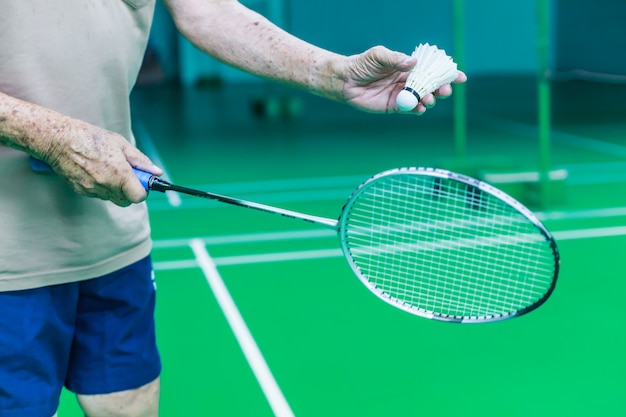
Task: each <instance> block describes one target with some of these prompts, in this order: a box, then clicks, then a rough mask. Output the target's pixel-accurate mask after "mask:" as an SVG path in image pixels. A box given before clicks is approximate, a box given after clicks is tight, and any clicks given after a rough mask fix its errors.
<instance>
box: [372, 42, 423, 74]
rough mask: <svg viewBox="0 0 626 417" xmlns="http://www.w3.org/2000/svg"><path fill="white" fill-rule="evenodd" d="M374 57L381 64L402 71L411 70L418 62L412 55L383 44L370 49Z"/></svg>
mask: <svg viewBox="0 0 626 417" xmlns="http://www.w3.org/2000/svg"><path fill="white" fill-rule="evenodd" d="M368 52H370V53H371V56H372V59H373V60H374V61H376V62H379V63H380V64H382V65H384V66H386V67H391V68H394V69H396V70H398V71H401V72H406V71H409V70H411V69H412V68H413V67H414V66H415V64H416V63H417V59H416V58H415V57H413V56H411V55H406V54H403V53H402V52H397V51H392V50H390V49H387V48H385V47H383V46H377V47H374V48H372V49H370V50H369V51H368Z"/></svg>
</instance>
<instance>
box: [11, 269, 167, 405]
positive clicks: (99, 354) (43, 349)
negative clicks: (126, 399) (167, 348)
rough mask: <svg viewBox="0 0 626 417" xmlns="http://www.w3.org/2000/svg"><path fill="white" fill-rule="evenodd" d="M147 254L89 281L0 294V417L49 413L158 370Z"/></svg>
mask: <svg viewBox="0 0 626 417" xmlns="http://www.w3.org/2000/svg"><path fill="white" fill-rule="evenodd" d="M155 297H156V290H155V284H154V279H153V272H152V262H151V260H150V257H147V258H145V259H143V260H142V261H139V262H137V263H136V264H133V265H130V266H128V267H126V268H123V269H121V270H119V271H117V272H114V273H112V274H109V275H105V276H103V277H99V278H94V279H90V280H87V281H81V282H74V283H69V284H62V285H54V286H50V287H43V288H36V289H32V290H23V291H10V292H0V417H18V416H19V417H46V416H52V415H53V414H54V413H55V411H56V409H57V408H58V405H59V396H60V393H61V389H62V387H63V386H64V385H65V386H66V387H67V388H68V389H69V390H71V391H73V392H75V393H77V394H106V393H111V392H117V391H124V390H129V389H133V388H137V387H140V386H142V385H145V384H147V383H148V382H151V381H153V380H154V379H155V378H156V377H158V376H159V374H160V372H161V360H160V357H159V353H158V351H157V348H156V340H155V339H156V338H155V326H154V308H155Z"/></svg>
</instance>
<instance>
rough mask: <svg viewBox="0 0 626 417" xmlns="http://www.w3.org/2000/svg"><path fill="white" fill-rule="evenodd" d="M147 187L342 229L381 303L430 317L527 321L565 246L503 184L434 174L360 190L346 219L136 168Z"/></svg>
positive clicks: (390, 177)
mask: <svg viewBox="0 0 626 417" xmlns="http://www.w3.org/2000/svg"><path fill="white" fill-rule="evenodd" d="M135 173H136V175H137V177H138V178H139V180H140V181H141V183H142V185H143V186H144V188H145V189H146V190H154V191H161V192H165V191H176V192H180V193H184V194H189V195H192V196H197V197H203V198H208V199H212V200H217V201H221V202H223V203H227V204H232V205H236V206H240V207H245V208H251V209H256V210H260V211H264V212H269V213H274V214H279V215H282V216H286V217H289V218H294V219H300V220H304V221H308V222H312V223H316V224H319V225H323V226H325V227H329V228H332V229H334V230H335V231H337V234H338V236H339V240H340V242H341V247H342V250H343V253H344V255H345V258H346V259H347V261H348V263H349V265H350V267H351V268H352V270H353V271H354V273H355V274H356V276H357V277H358V278H359V279H360V280H361V282H362V283H363V284H364V285H365V286H366V287H367V288H368V289H369V290H370V291H371V292H372V293H374V294H375V295H376V296H378V297H379V298H380V299H382V300H383V301H385V302H387V303H389V304H391V305H393V306H395V307H397V308H400V309H402V310H404V311H406V312H409V313H412V314H415V315H418V316H422V317H426V318H429V319H435V320H441V321H447V322H457V323H480V322H490V321H498V320H504V319H510V318H513V317H519V316H521V315H523V314H526V313H528V312H530V311H533V310H534V309H536V308H537V307H539V306H540V305H542V304H543V303H544V302H545V301H546V300H547V299H548V298H549V297H550V295H551V294H552V292H553V290H554V287H555V284H556V280H557V276H558V271H559V252H558V248H557V244H556V242H555V240H554V238H553V237H552V235H551V234H550V232H549V231H548V230H547V228H546V227H545V226H544V225H543V224H542V223H541V222H540V221H539V220H538V219H537V217H536V216H535V215H534V214H533V213H532V212H531V211H530V210H529V209H527V208H526V207H525V206H524V205H522V204H521V203H519V202H518V201H517V200H515V199H514V198H512V197H511V196H509V195H508V194H506V193H504V192H502V191H500V190H498V189H496V188H495V187H493V186H491V185H489V184H487V183H485V182H482V181H479V180H477V179H474V178H470V177H467V176H465V175H461V174H457V173H454V172H450V171H445V170H442V169H435V168H398V169H393V170H389V171H385V172H382V173H379V174H377V175H375V176H373V177H372V178H370V179H368V180H367V181H365V182H364V183H363V184H361V185H360V186H359V187H358V188H357V189H356V190H355V191H354V192H353V193H352V195H351V196H350V198H349V199H348V200H347V202H346V203H345V205H344V207H343V209H342V211H341V215H340V216H339V218H338V220H334V219H328V218H324V217H317V216H311V215H308V214H303V213H298V212H294V211H291V210H285V209H282V208H277V207H272V206H268V205H265V204H259V203H255V202H251V201H246V200H241V199H237V198H232V197H227V196H223V195H219V194H214V193H210V192H205V191H200V190H195V189H191V188H186V187H181V186H178V185H174V184H171V183H169V182H167V181H164V180H162V179H161V178H159V177H156V176H154V175H152V174H149V173H146V172H143V171H139V170H135Z"/></svg>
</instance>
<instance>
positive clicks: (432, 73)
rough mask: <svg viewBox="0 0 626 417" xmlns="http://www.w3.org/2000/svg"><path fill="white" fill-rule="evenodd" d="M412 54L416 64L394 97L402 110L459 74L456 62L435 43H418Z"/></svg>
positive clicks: (406, 109) (414, 105)
mask: <svg viewBox="0 0 626 417" xmlns="http://www.w3.org/2000/svg"><path fill="white" fill-rule="evenodd" d="M412 56H414V57H416V58H417V64H415V66H414V67H413V69H412V70H411V71H410V72H409V76H408V78H407V80H406V84H405V87H404V89H403V90H402V91H400V93H399V94H398V97H397V98H396V104H397V105H398V108H399V109H400V110H402V111H411V110H413V109H414V108H415V107H416V106H417V104H418V103H419V101H420V99H421V98H422V97H424V96H425V95H426V94H430V93H432V92H434V91H435V90H437V89H438V88H439V87H441V86H442V85H444V84H449V83H451V82H452V81H454V80H456V78H457V76H458V75H459V71H458V70H457V67H456V63H455V62H454V61H453V60H452V58H451V57H449V56H448V55H446V51H444V50H443V49H439V48H437V47H436V46H435V45H429V44H427V43H426V44H419V45H418V46H417V48H415V51H414V52H413V54H412Z"/></svg>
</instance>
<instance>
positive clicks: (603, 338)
mask: <svg viewBox="0 0 626 417" xmlns="http://www.w3.org/2000/svg"><path fill="white" fill-rule="evenodd" d="M533 86H534V84H533V80H528V79H502V80H476V82H474V83H472V84H468V154H467V155H466V159H465V160H464V163H465V166H464V167H465V170H467V171H468V172H471V173H473V174H476V175H483V174H484V173H485V172H509V173H510V172H522V171H529V170H531V171H532V170H536V169H537V166H538V156H537V155H538V145H537V129H536V110H535V109H536V98H535V94H534V89H533ZM577 92H579V93H580V94H583V95H585V94H587V96H588V94H590V92H593V94H594V95H595V97H596V100H595V106H594V107H590V106H589V105H588V104H585V105H583V104H581V103H580V100H574V99H573V98H576V97H578V95H577ZM625 97H626V86H615V85H613V86H608V85H598V84H593V85H590V84H589V83H582V82H570V83H563V84H557V85H554V86H553V111H554V115H553V124H552V138H553V143H552V148H551V150H552V166H553V167H554V169H563V170H565V171H566V172H567V173H568V176H567V179H566V180H565V181H564V182H563V183H561V184H559V185H558V186H557V188H556V190H555V191H554V193H555V194H554V195H553V197H554V198H553V199H552V200H553V201H551V202H550V203H549V204H546V203H543V204H537V203H536V200H535V199H534V197H533V195H534V194H533V190H534V188H533V185H532V184H531V185H527V186H518V187H513V188H511V190H512V191H511V192H514V193H516V195H515V196H516V197H518V198H520V199H521V200H522V201H523V202H527V203H528V204H531V205H532V207H533V209H534V210H535V211H536V212H537V214H538V216H539V217H540V218H541V219H543V220H544V222H545V224H546V225H547V226H548V228H550V229H551V230H552V231H553V232H554V234H555V237H556V239H557V241H558V244H559V249H560V252H561V257H562V265H561V268H562V270H561V274H560V277H559V282H558V284H557V287H556V290H555V292H554V294H553V296H552V297H551V299H550V300H549V301H548V302H547V303H546V304H545V305H544V306H542V307H541V308H540V309H538V310H536V311H534V312H532V313H531V314H529V315H527V316H524V317H521V318H519V319H515V320H511V321H505V322H498V323H492V324H483V325H455V324H448V323H440V322H434V321H429V320H426V319H423V318H419V317H416V316H411V315H409V314H407V313H404V312H402V311H400V310H397V309H394V308H393V307H390V306H389V305H387V304H386V303H383V302H381V301H379V300H378V299H377V298H376V297H374V296H372V295H371V294H370V293H369V292H368V291H367V290H366V289H365V288H364V287H363V286H362V285H361V284H360V283H359V282H358V280H357V279H356V278H355V277H354V276H353V274H352V273H351V272H350V269H349V267H348V265H347V264H346V262H345V261H344V259H343V257H342V256H341V253H340V250H339V245H338V241H337V238H336V236H335V235H334V234H333V232H332V231H329V230H326V229H323V228H322V227H320V226H315V225H310V224H307V223H304V222H300V221H297V220H291V219H286V218H282V217H279V216H272V215H269V214H264V213H258V212H253V211H250V210H245V209H241V208H237V207H230V206H224V205H220V204H219V203H214V202H211V201H207V200H201V199H193V198H189V197H184V196H183V197H181V196H175V195H167V196H166V195H163V194H158V193H152V195H151V196H150V198H149V208H150V215H151V220H152V226H153V237H154V244H155V248H154V252H153V256H154V261H155V269H156V275H157V283H158V307H157V316H156V320H157V327H158V339H159V344H160V348H161V352H162V357H163V364H164V369H163V375H162V405H161V415H162V416H164V417H180V416H199V417H204V416H224V417H238V416H246V417H265V416H274V415H276V416H290V415H295V416H298V417H352V416H354V417H356V416H359V417H366V416H368V417H369V416H372V417H374V416H376V417H395V416H429V417H518V416H519V417H530V416H532V417H548V416H550V417H552V416H567V417H579V416H580V417H583V416H584V417H588V416H602V417H619V416H623V415H626V396H625V395H624V392H626V331H625V326H624V324H623V320H622V311H623V308H624V301H623V299H624V297H623V294H624V292H625V290H626V280H624V277H625V276H626V266H624V262H623V258H624V255H625V254H626V197H625V196H626V118H625V117H624V116H625V114H624V111H623V98H625ZM257 99H265V100H268V99H271V100H274V101H270V103H269V110H267V109H268V107H265V110H267V111H268V112H269V115H268V114H267V112H266V117H260V116H259V115H258V113H259V112H260V111H261V110H263V107H262V106H259V105H258V103H257V101H256V100H257ZM280 103H287V104H284V105H282V107H281V105H280ZM586 103H588V101H587V102H586ZM274 104H277V106H278V107H272V106H274ZM452 104H453V103H452V99H448V100H441V101H440V102H439V103H438V105H437V106H436V107H435V108H434V109H432V110H430V111H429V112H427V114H426V115H424V116H421V117H410V116H401V115H390V116H385V115H372V114H366V113H361V112H358V111H356V110H353V109H350V108H348V107H345V106H342V105H339V104H337V103H331V102H326V101H324V100H322V99H319V98H315V97H309V96H306V95H304V94H301V93H299V92H295V91H292V90H289V89H286V88H282V87H268V86H265V85H259V86H256V87H254V88H250V89H236V88H230V87H229V88H226V87H224V88H215V89H210V88H204V89H201V88H198V89H187V90H185V89H180V88H178V87H175V86H170V87H159V88H156V87H142V88H139V89H137V91H136V92H135V93H134V95H133V111H134V118H135V121H136V124H135V133H136V136H137V139H138V143H139V146H140V147H141V148H142V149H143V150H144V151H145V152H146V153H148V154H149V155H150V156H151V157H152V158H153V159H154V160H157V161H158V163H159V164H161V165H162V166H163V167H164V168H165V169H166V171H167V174H168V175H169V177H170V179H171V180H173V181H174V182H176V183H179V184H181V185H189V186H193V187H197V188H202V189H206V190H211V191H214V192H218V193H221V194H226V195H232V196H236V197H242V198H246V199H250V200H253V201H259V202H262V203H267V204H271V205H276V206H280V207H284V208H287V209H292V210H297V211H302V212H305V213H310V214H315V215H319V216H325V217H332V218H334V217H336V216H338V215H339V212H340V210H341V207H342V205H343V203H344V202H345V200H346V198H347V197H348V196H349V194H350V192H351V191H352V190H353V189H354V188H355V187H356V186H357V185H359V183H360V182H362V181H363V180H365V179H366V178H367V177H368V176H371V175H372V174H375V173H377V172H379V171H382V170H385V169H389V168H393V167H398V166H438V167H441V168H453V167H454V168H458V167H461V168H463V166H462V165H461V164H459V161H458V160H455V157H454V139H453V136H454V135H453V124H452ZM275 108H283V109H289V108H291V111H292V113H293V112H296V113H299V115H298V116H296V117H283V116H281V115H280V114H279V113H280V112H274V110H273V109H275ZM285 111H286V112H287V110H285ZM255 112H256V115H255ZM79 415H80V413H79V411H78V407H77V405H76V403H75V400H74V399H73V396H72V395H70V394H69V393H67V392H66V393H64V395H63V398H62V406H61V409H60V412H59V416H60V417H72V416H79Z"/></svg>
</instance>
